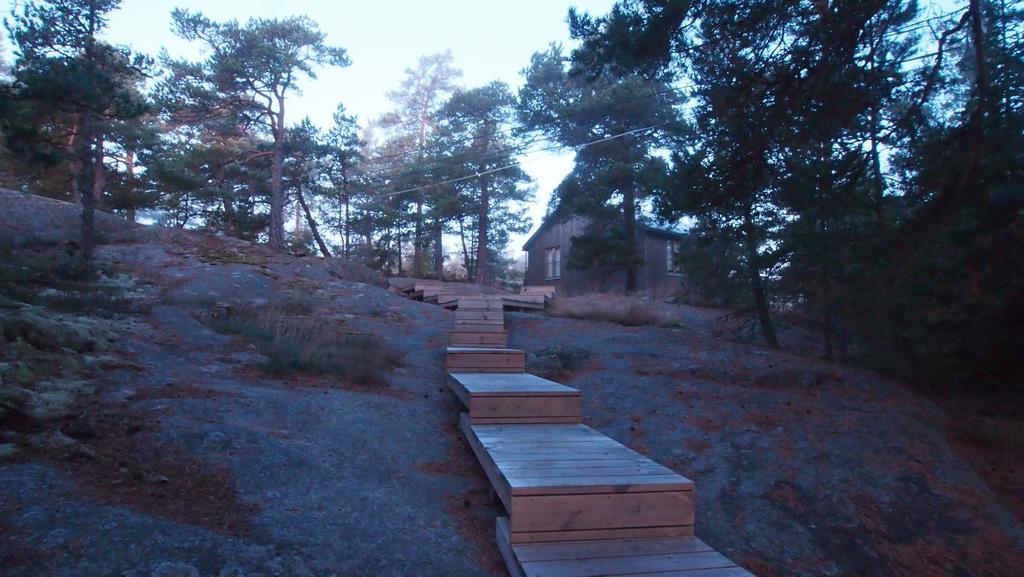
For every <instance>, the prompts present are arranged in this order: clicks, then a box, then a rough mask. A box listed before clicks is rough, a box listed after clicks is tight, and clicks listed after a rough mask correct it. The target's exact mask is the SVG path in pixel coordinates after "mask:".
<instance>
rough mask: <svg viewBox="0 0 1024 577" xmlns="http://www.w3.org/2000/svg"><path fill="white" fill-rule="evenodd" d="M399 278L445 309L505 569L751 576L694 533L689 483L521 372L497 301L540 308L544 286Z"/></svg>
mask: <svg viewBox="0 0 1024 577" xmlns="http://www.w3.org/2000/svg"><path fill="white" fill-rule="evenodd" d="M403 287H404V288H402V291H403V294H405V295H406V296H408V297H410V298H419V299H423V300H426V301H427V302H431V301H433V302H436V303H438V304H440V305H441V306H446V307H448V308H452V309H454V310H455V322H454V325H453V328H452V330H451V332H449V339H450V340H449V345H450V346H449V347H448V349H447V356H446V363H447V366H448V371H449V386H450V387H451V389H452V391H453V392H454V393H455V395H456V396H457V397H458V398H459V400H460V401H461V402H462V404H463V405H464V406H465V407H466V412H465V413H462V415H461V417H460V425H461V428H462V431H463V433H464V434H465V436H466V439H467V440H468V442H469V445H470V447H471V448H472V450H473V453H474V454H475V455H476V457H477V460H478V461H479V462H480V465H481V467H482V468H483V470H484V473H485V474H486V475H487V478H488V480H489V481H490V483H491V486H492V487H493V489H494V491H495V494H496V495H497V497H498V499H499V500H500V502H501V504H502V505H503V506H504V508H505V511H506V513H507V517H505V516H501V517H498V519H497V530H496V536H497V540H498V548H499V549H500V550H501V554H502V556H503V557H504V558H505V563H506V565H507V567H508V569H509V572H510V573H511V574H512V575H513V576H514V577H596V576H599V575H601V576H618V577H641V576H644V575H647V576H650V577H753V576H752V575H751V574H750V573H748V572H747V571H745V570H744V569H742V568H740V567H738V566H737V565H736V564H735V563H733V562H732V561H730V560H729V559H727V558H726V557H724V556H722V555H721V554H719V553H718V552H716V551H714V550H713V549H712V548H711V547H709V546H708V545H707V544H706V543H704V542H703V541H701V540H700V539H697V538H696V537H694V502H695V499H694V487H693V482H692V481H690V480H689V479H687V478H686V477H683V476H682V475H679V474H678V473H676V472H675V471H672V470H671V469H668V468H666V467H663V466H661V465H659V464H658V463H655V462H654V461H652V460H650V459H648V458H647V457H645V456H643V455H641V454H640V453H637V452H636V451H633V450H632V449H630V448H628V447H626V446H624V445H622V444H620V443H618V442H616V441H614V440H613V439H610V438H609V437H606V436H605V435H602V434H601V433H599V432H597V431H595V430H594V429H592V428H590V427H588V426H586V425H583V424H582V422H581V421H582V412H581V402H580V401H581V397H580V393H579V391H577V390H575V389H573V388H571V387H566V386H565V385H561V384H559V383H555V382H553V381H549V380H546V379H542V378H540V377H537V376H534V375H530V374H527V373H526V372H525V370H526V366H525V365H526V354H525V352H524V351H522V350H517V349H509V348H507V345H508V333H507V332H506V330H505V327H504V314H503V310H504V309H505V308H544V306H545V305H546V303H547V299H548V298H549V297H550V296H551V295H552V294H553V287H530V288H532V290H524V292H523V293H522V294H519V295H511V294H509V293H500V294H495V293H493V292H491V293H485V292H483V291H482V290H481V289H480V288H479V287H475V286H474V285H460V286H455V287H452V286H450V283H448V284H446V283H440V282H438V281H432V282H424V283H419V282H415V283H408V282H407V283H406V284H405V285H403ZM549 289H550V290H549Z"/></svg>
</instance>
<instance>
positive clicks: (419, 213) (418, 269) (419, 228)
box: [412, 191, 423, 277]
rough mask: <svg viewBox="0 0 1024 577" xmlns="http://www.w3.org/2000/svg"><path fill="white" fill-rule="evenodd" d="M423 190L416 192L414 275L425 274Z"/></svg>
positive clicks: (413, 252) (413, 240)
mask: <svg viewBox="0 0 1024 577" xmlns="http://www.w3.org/2000/svg"><path fill="white" fill-rule="evenodd" d="M422 246H423V192H422V191H419V192H417V193H416V227H415V231H414V232H413V239H412V276H414V277H422V276H423V255H422V254H421V249H422Z"/></svg>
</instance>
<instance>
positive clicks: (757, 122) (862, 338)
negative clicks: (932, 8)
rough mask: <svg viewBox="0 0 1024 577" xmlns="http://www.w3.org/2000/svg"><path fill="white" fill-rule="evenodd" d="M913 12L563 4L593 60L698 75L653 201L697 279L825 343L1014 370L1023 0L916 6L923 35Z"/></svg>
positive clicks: (716, 293)
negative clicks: (680, 227)
mask: <svg viewBox="0 0 1024 577" xmlns="http://www.w3.org/2000/svg"><path fill="white" fill-rule="evenodd" d="M928 16H930V14H928V13H926V12H923V11H922V10H920V7H919V6H918V4H917V3H916V2H912V1H898V2H885V3H863V2H838V3H830V4H820V3H806V2H796V1H792V2H788V1H787V2H771V1H768V0H763V1H754V2H749V1H743V2H740V1H737V0H716V1H710V2H706V1H702V2H687V1H680V2H670V3H646V2H621V3H618V4H617V5H616V6H615V7H614V8H613V10H612V11H611V12H610V13H609V14H607V15H605V16H600V17H593V16H590V15H586V14H582V13H579V12H573V13H572V14H571V15H570V24H571V29H572V31H573V33H574V34H575V35H576V36H577V37H578V38H580V39H581V40H582V41H583V45H582V48H581V49H580V50H578V51H576V52H575V53H574V54H573V62H574V65H575V66H576V67H577V69H578V70H580V71H581V72H583V73H585V74H587V75H589V76H595V75H600V74H606V73H608V72H609V71H613V72H616V73H618V74H619V75H622V76H623V77H629V76H630V75H632V74H637V73H643V74H651V75H654V76H656V77H661V78H671V77H674V76H677V75H680V73H685V77H686V79H687V81H688V82H692V84H693V85H694V93H693V99H692V101H691V106H692V107H691V108H690V110H692V116H693V124H692V127H691V128H689V129H687V130H683V131H680V132H679V133H678V138H677V139H676V140H675V141H674V142H672V143H671V149H672V153H673V159H672V181H673V182H672V183H671V184H670V185H669V186H666V187H664V188H663V189H662V191H661V192H658V193H656V198H655V203H656V206H657V207H658V209H659V211H660V213H661V215H662V216H664V217H668V218H674V217H677V216H681V215H687V216H691V217H694V218H696V222H697V225H696V228H695V229H694V231H693V234H692V235H691V239H690V240H689V241H688V242H687V243H684V246H683V247H682V250H681V258H682V259H683V264H684V268H685V269H686V271H687V276H688V277H689V279H690V280H691V283H692V285H693V286H694V287H696V288H697V290H698V292H699V293H700V294H699V295H697V296H698V297H699V298H703V299H708V302H711V303H719V304H730V305H732V306H738V307H743V306H744V304H743V303H744V301H746V302H747V303H749V305H747V306H749V307H751V308H753V309H755V310H757V311H758V316H759V320H760V321H761V325H762V328H763V329H769V328H770V326H771V314H770V313H771V310H772V309H773V308H786V309H787V310H791V311H798V312H800V313H802V314H803V315H804V316H805V317H806V318H808V319H810V320H812V321H813V322H814V324H815V325H816V326H817V328H819V329H820V331H821V334H822V336H823V349H824V353H825V356H826V357H828V358H833V357H837V358H849V359H853V360H859V361H863V362H867V363H869V364H872V365H874V366H877V367H880V368H883V369H886V370H888V371H890V372H893V373H896V374H899V375H901V376H904V377H908V378H912V379H914V380H916V381H918V382H921V383H927V384H928V385H929V386H937V387H943V388H949V387H954V386H962V385H965V384H969V385H970V386H973V387H982V386H988V385H990V384H995V383H1002V384H1004V385H1006V384H1011V385H1012V384H1014V383H1019V376H1020V364H1019V362H1015V361H1014V359H1015V357H1016V356H1019V351H1020V349H1021V344H1022V343H1021V333H1020V331H1019V330H1017V327H1016V326H1015V323H1014V321H1012V320H1011V319H1016V318H1019V317H1020V315H1021V312H1022V311H1021V308H1020V304H1019V303H1021V302H1022V300H1024V299H1022V298H1021V296H1022V295H1024V278H1022V277H1021V274H1020V271H1021V270H1022V267H1021V266H1020V263H1021V262H1022V260H1021V255H1022V254H1024V243H1022V242H1021V239H1022V236H1021V235H1022V233H1021V231H1022V228H1024V223H1022V221H1024V214H1022V210H1024V200H1022V198H1024V191H1022V190H1021V188H1020V184H1019V183H1020V182H1021V180H1022V174H1021V170H1022V169H1021V167H1022V166H1024V164H1022V163H1021V162H1020V159H1021V158H1022V155H1024V140H1022V136H1021V135H1022V134H1024V130H1022V127H1024V101H1022V97H1024V92H1022V88H1021V87H1022V86H1024V82H1022V81H1021V80H1022V78H1024V72H1022V71H1024V65H1022V63H1024V44H1022V41H1021V38H1022V37H1024V36H1022V35H1021V30H1022V26H1024V20H1022V17H1024V12H1022V11H1021V10H1020V9H1019V8H1017V7H1015V6H1013V4H1012V3H1007V2H1003V1H995V0H991V1H980V0H972V1H971V2H970V3H969V4H968V6H967V7H966V8H965V9H963V10H960V11H957V12H955V13H954V14H953V15H951V16H950V17H949V19H948V20H947V21H945V22H943V21H941V19H939V18H932V19H931V20H930V21H931V22H932V24H931V26H934V27H936V29H937V30H938V46H937V48H938V50H937V51H936V50H935V48H936V47H935V46H925V45H923V44H922V42H921V41H922V38H921V36H920V35H919V34H918V33H917V31H918V30H920V29H921V26H920V25H919V24H917V23H918V22H919V21H920V20H922V19H924V18H926V17H928ZM780 38H785V39H786V40H785V42H782V41H780V40H779V39H780ZM926 50H927V51H932V52H937V53H938V54H940V55H941V58H936V57H935V54H924V55H923V56H917V55H919V54H922V53H924V52H925V51H926ZM916 61H923V63H924V66H921V67H920V68H917V69H916V70H915V69H914V67H913V66H910V65H908V62H916ZM742 291H746V292H747V295H748V296H746V297H745V298H744V297H742V296H741V295H742V294H743V293H742ZM715 297H717V298H715ZM765 338H766V340H768V342H769V343H771V342H772V341H773V340H774V336H773V334H772V331H770V330H766V331H765Z"/></svg>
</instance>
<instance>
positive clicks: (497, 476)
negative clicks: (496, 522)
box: [459, 413, 533, 509]
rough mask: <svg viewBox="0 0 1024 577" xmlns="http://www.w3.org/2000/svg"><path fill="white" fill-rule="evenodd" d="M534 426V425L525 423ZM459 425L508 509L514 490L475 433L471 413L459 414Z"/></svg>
mask: <svg viewBox="0 0 1024 577" xmlns="http://www.w3.org/2000/svg"><path fill="white" fill-rule="evenodd" d="M523 426H533V425H523ZM459 427H460V428H461V429H462V434H463V435H465V437H466V442H467V443H469V448H470V449H472V450H473V454H474V455H476V460H477V461H479V462H480V467H481V468H482V469H483V470H484V475H486V476H487V480H488V481H490V482H491V488H492V489H494V492H495V493H496V494H497V495H498V498H499V499H501V502H502V504H503V505H505V508H506V509H507V508H508V507H509V506H510V504H511V502H512V490H511V488H510V487H509V485H508V483H507V482H506V481H505V478H504V477H503V476H502V475H501V472H499V471H498V467H497V465H495V464H494V460H493V459H492V458H491V456H490V455H489V454H488V453H487V450H486V449H484V447H483V445H481V444H480V441H479V440H477V438H476V434H474V433H473V427H474V425H472V424H471V423H470V421H469V415H468V414H467V413H462V414H461V415H459Z"/></svg>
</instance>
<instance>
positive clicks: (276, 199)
mask: <svg viewBox="0 0 1024 577" xmlns="http://www.w3.org/2000/svg"><path fill="white" fill-rule="evenodd" d="M275 117H276V119H275V121H274V127H273V133H274V144H273V155H272V159H271V163H270V246H272V247H274V248H276V249H279V250H280V249H283V248H284V183H283V182H282V177H283V173H284V137H285V132H284V98H283V97H278V99H277V113H276V115H275Z"/></svg>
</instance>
